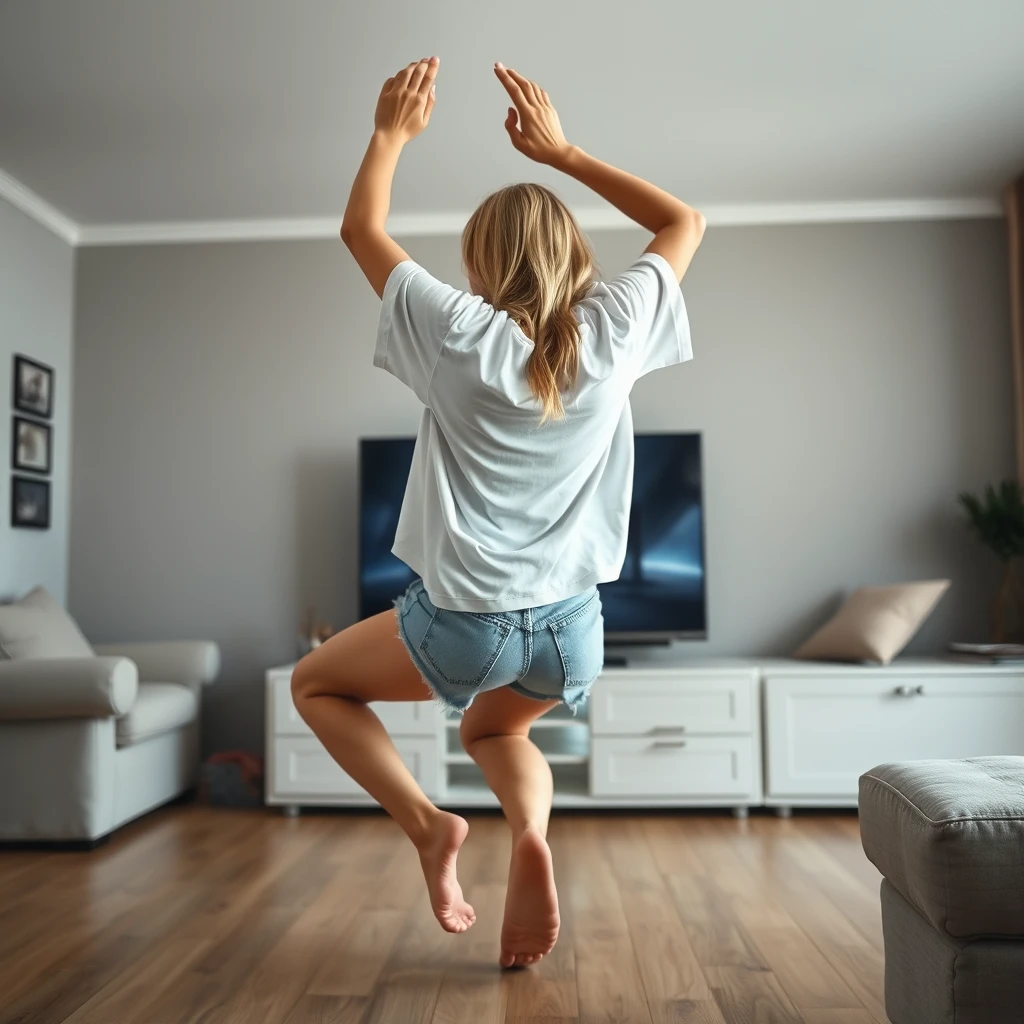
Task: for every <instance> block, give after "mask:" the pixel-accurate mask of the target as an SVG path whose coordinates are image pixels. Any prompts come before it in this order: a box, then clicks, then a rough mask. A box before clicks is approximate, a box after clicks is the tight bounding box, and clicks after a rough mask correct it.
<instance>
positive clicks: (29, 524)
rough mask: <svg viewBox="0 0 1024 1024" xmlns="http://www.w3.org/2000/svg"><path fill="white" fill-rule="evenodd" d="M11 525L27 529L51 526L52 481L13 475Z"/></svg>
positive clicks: (46, 528) (45, 528)
mask: <svg viewBox="0 0 1024 1024" xmlns="http://www.w3.org/2000/svg"><path fill="white" fill-rule="evenodd" d="M11 526H13V527H15V528H16V529H17V528H20V529H26V530H48V529H49V528H50V481H49V480H40V479H39V478H38V477H29V476H12V477H11Z"/></svg>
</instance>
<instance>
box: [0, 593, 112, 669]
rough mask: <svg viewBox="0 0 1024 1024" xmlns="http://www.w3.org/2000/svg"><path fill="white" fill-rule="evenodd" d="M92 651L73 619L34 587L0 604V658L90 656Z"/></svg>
mask: <svg viewBox="0 0 1024 1024" xmlns="http://www.w3.org/2000/svg"><path fill="white" fill-rule="evenodd" d="M93 654H94V652H93V649H92V647H90V646H89V641H88V640H86V639H85V637H84V636H83V635H82V631H81V630H80V629H79V628H78V626H77V625H76V623H75V620H74V619H73V618H71V616H70V615H68V613H67V612H66V611H64V609H63V608H61V606H60V605H59V604H58V603H57V602H56V601H55V600H54V599H53V598H52V597H51V596H50V594H49V592H48V591H47V590H46V588H45V587H36V589H35V590H33V591H32V592H31V593H28V594H26V595H25V596H24V597H23V598H22V599H21V600H20V601H15V602H14V603H13V604H5V605H0V657H3V658H10V659H11V660H13V661H21V660H23V659H29V658H91V657H92V656H93Z"/></svg>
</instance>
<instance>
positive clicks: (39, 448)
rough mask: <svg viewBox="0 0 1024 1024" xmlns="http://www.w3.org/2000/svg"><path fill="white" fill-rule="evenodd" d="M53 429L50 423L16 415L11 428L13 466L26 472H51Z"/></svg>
mask: <svg viewBox="0 0 1024 1024" xmlns="http://www.w3.org/2000/svg"><path fill="white" fill-rule="evenodd" d="M52 454H53V431H52V430H51V429H50V424H49V423H37V422H36V421H35V420H26V419H23V418H22V417H21V416H15V417H14V424H13V429H12V430H11V468H12V469H16V470H19V471H23V472H25V473H42V474H43V475H44V476H45V475H46V474H47V473H49V472H50V459H51V456H52Z"/></svg>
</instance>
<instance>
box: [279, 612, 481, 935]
mask: <svg viewBox="0 0 1024 1024" xmlns="http://www.w3.org/2000/svg"><path fill="white" fill-rule="evenodd" d="M397 634H398V628H397V625H396V623H395V613H394V612H381V614H380V615H374V616H373V617H372V618H369V619H365V620H364V621H362V622H357V623H356V624H355V625H354V626H350V627H349V628H348V629H346V630H343V631H342V632H341V633H339V634H338V635H337V636H334V637H331V639H330V640H328V641H327V643H325V644H323V646H321V647H318V648H317V649H316V650H315V651H313V652H311V653H310V654H308V655H306V657H305V658H303V659H302V661H300V662H299V664H298V665H297V666H296V668H295V671H294V673H293V674H292V699H293V700H294V701H295V707H296V708H297V710H298V712H299V714H300V715H302V717H303V719H304V720H305V721H306V723H307V724H308V725H309V727H310V728H311V729H312V730H313V732H314V733H316V735H317V737H318V738H319V739H320V742H321V743H323V745H324V746H325V747H326V748H327V752H328V753H329V754H330V755H331V757H333V758H334V760H335V761H337V762H338V764H339V765H341V767H342V768H343V769H344V770H345V771H346V772H347V773H348V774H349V775H350V776H352V778H353V779H355V781H356V782H358V783H359V785H360V786H362V787H363V789H365V790H366V792H367V793H369V794H370V796H372V797H373V798H374V799H375V800H376V801H377V802H378V803H379V804H380V805H381V807H383V808H384V810H386V811H387V812H388V814H390V815H391V817H392V818H394V819H395V821H397V822H398V824H399V825H400V826H401V827H402V829H403V831H404V832H405V834H406V835H407V836H408V837H409V838H410V839H411V840H412V842H413V844H414V845H415V846H416V849H417V850H418V851H419V855H420V864H421V865H422V867H423V874H424V877H425V878H426V880H427V889H428V890H429V891H430V902H431V905H432V906H433V908H434V914H435V915H436V916H437V919H438V921H440V922H441V925H442V927H444V928H445V929H446V930H447V931H450V932H462V931H465V930H466V929H467V928H468V927H469V926H470V925H471V924H473V922H474V921H475V920H476V915H475V914H474V913H473V908H472V907H471V906H470V905H469V904H468V903H466V901H465V900H464V899H463V897H462V889H461V887H460V886H459V883H458V879H457V877H456V873H455V861H456V857H457V856H458V852H459V848H460V847H461V846H462V843H463V841H464V840H465V838H466V833H467V832H468V831H469V825H468V824H467V823H466V821H465V819H463V818H460V817H458V816H457V815H455V814H448V813H447V812H445V811H441V810H439V809H438V808H437V807H435V806H434V805H433V804H432V803H431V802H430V800H429V799H427V796H426V794H425V793H424V792H423V790H422V789H420V787H419V785H417V783H416V780H415V779H414V778H413V777H412V774H411V773H410V772H409V769H408V768H406V766H405V764H404V763H403V761H402V759H401V757H400V756H399V753H398V751H397V750H396V749H395V745H394V743H392V742H391V737H390V736H388V734H387V730H386V729H385V728H384V726H383V725H382V724H381V721H380V719H379V718H378V717H377V716H376V715H375V714H374V713H373V711H372V710H371V709H370V708H369V707H367V702H369V701H375V700H387V701H390V700H403V701H405V700H430V699H431V693H430V689H429V688H428V687H427V685H426V683H424V682H423V680H422V679H421V678H420V674H419V672H418V670H417V669H416V666H415V665H413V663H412V661H411V660H410V659H409V654H408V652H407V651H406V649H405V647H404V646H403V644H402V641H401V640H399V638H398V635H397Z"/></svg>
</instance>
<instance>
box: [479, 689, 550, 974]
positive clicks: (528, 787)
mask: <svg viewBox="0 0 1024 1024" xmlns="http://www.w3.org/2000/svg"><path fill="white" fill-rule="evenodd" d="M557 703H558V702H557V701H536V700H530V699H529V698H528V697H521V696H520V695H519V694H517V693H514V692H513V691H511V690H507V689H501V690H492V691H490V692H488V693H483V694H481V695H480V696H479V697H477V699H476V700H475V701H474V702H473V704H472V705H471V706H470V708H469V710H468V711H467V712H466V714H465V716H464V717H463V719H462V726H461V728H460V733H461V736H462V745H463V746H464V747H465V749H466V751H467V753H468V754H469V755H470V757H472V758H473V760H474V761H476V763H477V764H478V765H479V766H480V769H481V770H482V771H483V773H484V778H485V779H486V780H487V784H488V785H489V786H490V787H491V789H492V790H493V791H494V795H495V796H496V797H497V798H498V801H499V802H500V803H501V809H502V810H503V811H504V812H505V817H506V819H507V820H508V823H509V827H510V828H511V829H512V859H511V862H510V863H509V871H508V890H507V893H506V896H505V921H504V924H503V925H502V929H501V957H500V960H499V962H500V964H501V966H502V967H525V966H526V965H528V964H532V963H534V962H536V961H537V960H540V958H541V957H542V956H544V954H545V953H550V952H551V950H552V948H553V947H554V945H555V941H556V940H557V938H558V926H559V919H558V894H557V893H556V892H555V876H554V872H553V870H552V866H551V850H550V848H549V847H548V844H547V840H546V838H545V837H546V836H547V830H548V818H549V817H550V814H551V795H552V788H553V787H552V781H551V768H550V766H549V765H548V763H547V761H546V760H545V759H544V755H543V754H542V753H541V752H540V751H539V750H538V749H537V747H536V745H535V744H534V743H533V742H532V741H531V739H530V737H529V732H530V725H531V724H532V723H533V722H534V721H536V719H538V718H540V716H541V715H543V714H544V713H545V712H547V711H550V710H551V708H553V707H554V706H555V705H556V704H557Z"/></svg>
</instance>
